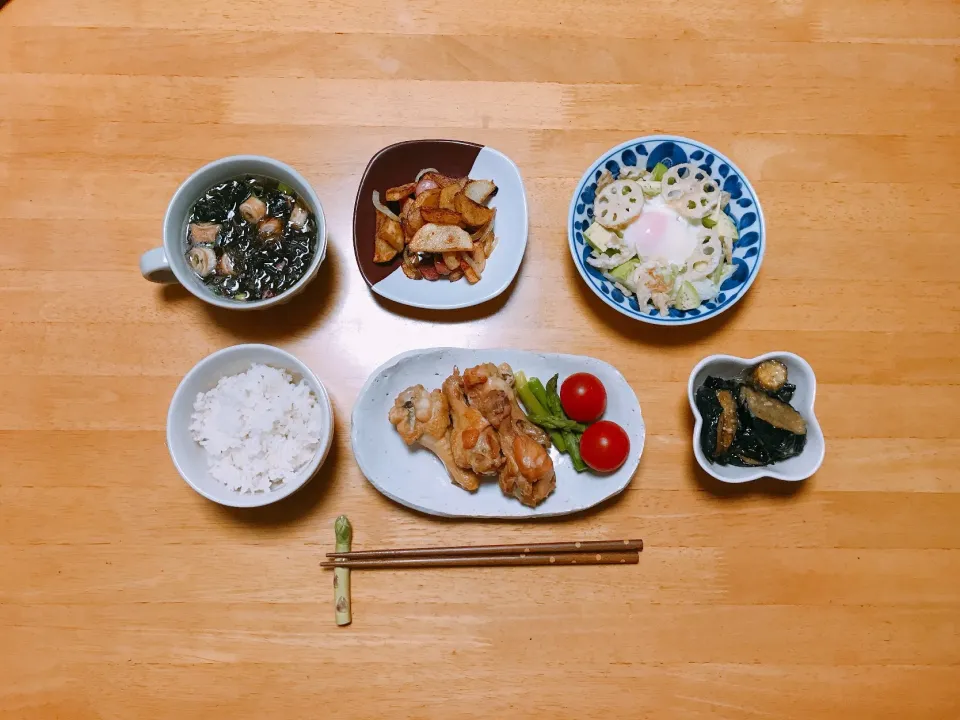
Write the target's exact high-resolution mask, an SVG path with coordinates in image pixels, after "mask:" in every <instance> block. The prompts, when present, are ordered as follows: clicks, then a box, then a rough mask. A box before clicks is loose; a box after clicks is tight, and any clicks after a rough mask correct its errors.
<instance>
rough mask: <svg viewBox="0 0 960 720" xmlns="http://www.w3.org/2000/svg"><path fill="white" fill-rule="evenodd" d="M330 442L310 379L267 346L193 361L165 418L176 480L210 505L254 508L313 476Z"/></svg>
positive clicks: (321, 395) (324, 401)
mask: <svg viewBox="0 0 960 720" xmlns="http://www.w3.org/2000/svg"><path fill="white" fill-rule="evenodd" d="M332 441H333V408H332V406H331V404H330V397H329V396H328V395H327V391H326V388H324V386H323V383H321V382H320V380H319V379H318V378H317V376H316V375H314V374H313V372H312V371H311V370H310V368H308V367H307V366H306V365H304V364H303V363H302V362H301V361H300V360H298V359H297V358H296V357H294V356H293V355H291V354H290V353H288V352H286V351H284V350H281V349H280V348H276V347H273V346H272V345H234V346H233V347H228V348H225V349H223V350H220V351H218V352H215V353H213V354H212V355H209V356H207V357H206V358H204V359H203V360H201V361H200V362H199V363H197V364H196V365H195V366H194V367H193V369H192V370H190V372H188V373H187V375H186V376H185V377H184V378H183V380H182V381H181V383H180V385H179V386H178V387H177V390H176V392H175V393H174V394H173V400H171V401H170V410H169V412H168V413H167V447H168V448H169V450H170V457H171V458H173V464H174V465H175V466H176V468H177V470H178V471H179V473H180V475H181V476H183V479H184V480H186V481H187V484H189V485H190V487H192V488H193V489H194V490H196V491H197V492H198V493H200V494H201V495H203V496H204V497H205V498H207V499H209V500H213V501H214V502H216V503H220V504H221V505H229V506H231V507H260V506H262V505H269V504H271V503H275V502H277V501H278V500H282V499H283V498H285V497H287V496H288V495H291V494H293V493H294V492H296V491H297V490H299V489H300V488H301V487H303V486H304V485H305V484H306V483H307V482H308V481H309V480H310V478H311V477H313V475H314V474H315V473H316V471H317V470H318V469H319V467H320V466H321V465H322V464H323V461H324V460H325V459H326V457H327V453H328V452H329V451H330V445H331V443H332Z"/></svg>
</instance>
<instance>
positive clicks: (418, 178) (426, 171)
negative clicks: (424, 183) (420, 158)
mask: <svg viewBox="0 0 960 720" xmlns="http://www.w3.org/2000/svg"><path fill="white" fill-rule="evenodd" d="M428 172H432V173H436V174H437V175H439V174H440V171H439V170H437V169H436V168H424V169H423V170H421V171H420V172H418V173H417V176H416V177H415V178H414V179H413V181H414V182H420V178H422V177H423V176H424V175H426V174H427V173H428Z"/></svg>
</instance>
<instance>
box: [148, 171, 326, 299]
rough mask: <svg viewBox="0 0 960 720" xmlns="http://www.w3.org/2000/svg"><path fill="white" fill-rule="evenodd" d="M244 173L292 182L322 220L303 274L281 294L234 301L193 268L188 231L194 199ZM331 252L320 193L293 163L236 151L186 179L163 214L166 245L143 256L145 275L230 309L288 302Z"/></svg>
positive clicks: (312, 277) (315, 215)
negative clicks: (186, 250)
mask: <svg viewBox="0 0 960 720" xmlns="http://www.w3.org/2000/svg"><path fill="white" fill-rule="evenodd" d="M243 175H264V176H266V177H269V178H273V179H274V180H280V181H281V182H284V183H286V184H287V185H289V186H290V187H292V188H293V189H294V190H296V192H297V194H298V195H299V196H300V197H301V198H302V199H303V201H304V202H305V203H307V205H309V206H310V209H311V210H312V211H313V214H314V217H316V220H317V238H316V240H317V249H316V252H314V254H313V259H312V260H311V261H310V264H309V265H308V266H307V269H306V271H305V272H304V273H303V277H302V278H300V279H299V280H297V282H296V283H294V284H293V285H292V286H291V287H289V288H287V289H286V290H284V291H283V292H282V293H280V294H279V295H276V296H274V297H272V298H267V299H265V300H234V299H232V298H225V297H220V296H219V295H214V294H213V293H212V292H210V290H209V289H208V288H207V286H206V285H204V284H203V281H202V280H200V278H198V277H197V274H196V273H195V272H193V270H191V269H190V266H189V265H188V264H187V260H186V257H185V255H184V239H183V238H184V233H185V232H186V227H187V218H188V217H189V215H190V210H191V209H192V208H193V204H194V203H195V202H196V201H197V200H198V199H199V198H200V197H201V196H202V195H203V194H204V193H206V192H207V190H209V189H210V188H211V187H213V186H214V185H217V184H218V183H222V182H224V181H226V180H231V179H233V178H236V177H241V176H243ZM326 255H327V229H326V222H325V220H324V216H323V206H322V205H321V204H320V198H318V197H317V193H315V192H314V190H313V188H312V187H311V186H310V183H308V182H307V180H306V178H304V177H303V175H301V174H300V173H298V172H297V171H296V170H294V169H293V168H292V167H290V166H289V165H287V164H285V163H282V162H280V161H279V160H274V159H273V158H268V157H263V156H261V155H233V156H231V157H225V158H220V159H219V160H215V161H213V162H212V163H210V164H208V165H204V166H203V167H202V168H200V169H199V170H197V171H196V172H195V173H193V175H191V176H190V177H188V178H187V179H186V180H184V181H183V184H182V185H181V186H180V187H179V188H178V189H177V191H176V192H175V193H174V195H173V198H172V199H171V200H170V204H169V205H168V206H167V213H166V215H165V216H164V218H163V245H162V246H161V247H158V248H154V249H153V250H148V251H147V252H145V253H144V254H143V255H142V256H141V257H140V274H141V275H143V277H145V278H146V279H147V280H150V281H151V282H156V283H164V284H172V283H176V282H179V283H180V284H181V285H183V286H184V287H185V288H186V289H187V290H189V291H190V292H191V293H192V294H193V295H195V296H196V297H198V298H200V299H201V300H203V301H204V302H206V303H210V304H211V305H216V306H217V307H222V308H227V309H229V310H260V309H263V308H266V307H270V306H272V305H282V304H283V303H285V302H288V301H289V300H291V299H293V297H294V296H295V295H298V294H299V293H301V292H303V290H304V288H306V286H307V285H309V284H310V281H311V280H313V279H314V278H315V277H316V276H317V271H318V270H319V269H320V264H321V263H322V262H323V259H324V258H325V257H326Z"/></svg>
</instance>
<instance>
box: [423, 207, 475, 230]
mask: <svg viewBox="0 0 960 720" xmlns="http://www.w3.org/2000/svg"><path fill="white" fill-rule="evenodd" d="M420 215H422V216H423V219H424V220H425V221H426V222H428V223H434V224H436V225H459V226H460V227H463V226H464V225H465V224H466V223H465V222H464V220H463V216H462V215H460V213H458V212H457V211H456V210H445V209H443V208H423V209H421V210H420Z"/></svg>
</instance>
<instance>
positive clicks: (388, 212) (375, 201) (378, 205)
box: [373, 190, 400, 222]
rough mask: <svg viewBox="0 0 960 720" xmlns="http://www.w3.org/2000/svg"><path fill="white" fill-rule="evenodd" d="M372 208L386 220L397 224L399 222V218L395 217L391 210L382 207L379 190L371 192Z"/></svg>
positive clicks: (384, 206)
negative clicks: (388, 219)
mask: <svg viewBox="0 0 960 720" xmlns="http://www.w3.org/2000/svg"><path fill="white" fill-rule="evenodd" d="M373 206H374V207H375V208H376V209H377V210H378V211H379V212H382V213H383V214H384V215H386V216H387V217H388V218H390V219H391V220H396V221H397V222H400V216H399V215H397V214H396V213H395V212H394V211H393V210H391V209H390V208H388V207H387V206H386V205H384V204H383V203H382V202H380V191H379V190H374V191H373Z"/></svg>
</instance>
